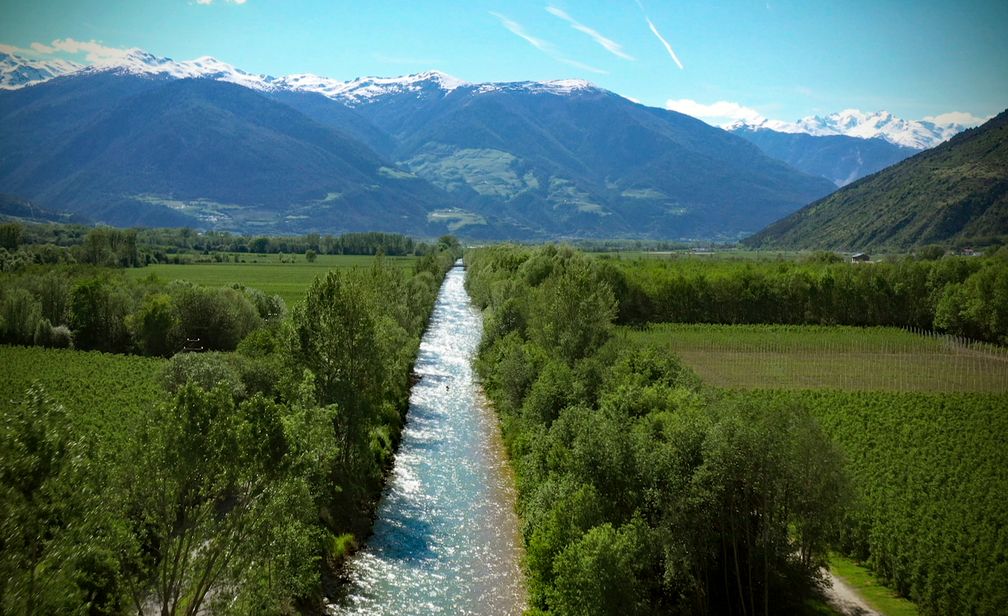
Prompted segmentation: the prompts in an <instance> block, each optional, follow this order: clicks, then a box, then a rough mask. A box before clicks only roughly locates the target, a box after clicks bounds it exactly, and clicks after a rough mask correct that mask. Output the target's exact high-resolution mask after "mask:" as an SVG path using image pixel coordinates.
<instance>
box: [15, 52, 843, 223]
mask: <svg viewBox="0 0 1008 616" xmlns="http://www.w3.org/2000/svg"><path fill="white" fill-rule="evenodd" d="M193 77H202V79H192V78H193ZM0 148H2V149H3V151H4V152H5V156H3V157H2V158H0V191H7V192H11V193H14V194H19V195H24V196H26V197H28V198H30V199H33V200H36V201H38V202H39V203H41V204H43V205H44V206H46V207H49V208H53V209H71V210H74V211H77V212H83V213H86V214H87V215H89V216H91V217H93V218H95V219H96V220H101V221H107V222H112V223H115V224H148V225H155V224H156V225H169V224H188V225H197V226H204V227H216V228H228V229H239V230H246V231H248V230H259V229H269V230H279V231H283V230H290V231H301V230H307V229H318V230H333V231H337V230H347V229H358V228H373V229H379V230H401V231H408V232H411V233H417V234H421V233H438V232H442V231H444V230H451V231H456V232H459V233H462V234H464V235H469V236H476V237H515V238H543V237H558V236H571V237H576V236H610V237H611V236H638V237H639V236H656V237H674V238H681V237H703V238H711V237H719V238H732V237H737V236H739V235H741V234H745V233H747V232H751V231H752V230H754V229H758V228H760V227H761V226H764V225H765V224H767V223H768V222H770V221H772V220H774V219H776V218H779V217H781V216H783V215H785V214H787V213H790V212H792V211H794V210H796V209H797V208H799V207H801V205H803V204H804V203H807V202H809V201H811V200H813V199H815V198H817V197H820V196H822V195H825V194H827V193H828V192H830V191H831V190H832V189H833V186H832V185H831V184H830V183H829V182H827V181H826V180H824V179H822V178H816V177H812V176H810V175H806V174H803V173H801V172H798V171H796V170H794V169H793V168H791V167H789V166H787V165H785V164H783V163H781V162H779V161H775V160H772V159H771V158H769V157H767V156H766V155H764V154H763V153H762V152H760V150H759V149H758V148H757V147H755V146H753V145H752V144H750V143H748V142H747V141H745V140H744V139H741V138H739V137H735V136H733V135H730V134H727V133H725V132H724V131H722V130H720V129H717V128H713V127H710V126H708V125H706V124H704V123H702V122H700V121H699V120H695V119H693V118H691V117H688V116H685V115H682V114H679V113H675V112H672V111H666V110H661V109H655V108H649V107H644V106H642V105H638V104H636V103H633V102H631V101H629V100H627V99H625V98H622V97H620V96H617V95H615V94H613V93H612V92H608V91H606V90H602V89H600V88H597V87H595V86H592V85H591V84H589V83H587V82H584V81H579V80H566V81H553V82H544V83H540V82H519V83H497V84H469V83H465V82H462V81H460V80H457V79H454V78H451V77H449V76H447V75H444V74H442V73H438V72H427V73H421V74H418V75H411V76H406V77H399V78H376V77H368V78H360V79H355V80H352V81H349V82H338V81H335V80H329V79H326V78H323V77H317V76H312V75H292V76H287V77H280V78H275V77H270V76H265V75H253V74H250V73H246V72H244V71H241V70H238V69H235V68H234V67H231V66H230V65H227V64H225V63H222V62H219V61H217V60H215V59H213V58H200V59H198V60H192V61H186V62H175V61H172V60H169V59H166V58H157V57H155V56H152V55H151V54H147V53H145V52H142V51H140V50H131V51H130V52H129V53H127V54H125V55H124V57H123V58H121V59H120V60H118V61H117V62H116V63H113V64H106V65H103V66H92V67H87V68H84V69H80V70H76V71H74V72H71V73H69V74H67V75H65V76H63V77H61V78H58V79H52V80H50V81H47V82H45V83H41V84H37V85H33V86H32V87H27V88H21V89H17V90H12V91H8V92H0Z"/></svg>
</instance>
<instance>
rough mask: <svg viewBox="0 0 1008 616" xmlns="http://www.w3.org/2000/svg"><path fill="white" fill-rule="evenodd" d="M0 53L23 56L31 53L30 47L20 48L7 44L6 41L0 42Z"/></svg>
mask: <svg viewBox="0 0 1008 616" xmlns="http://www.w3.org/2000/svg"><path fill="white" fill-rule="evenodd" d="M0 53H12V54H15V55H18V56H23V55H25V54H31V53H32V50H31V49H21V48H20V47H17V46H15V45H8V44H7V43H0Z"/></svg>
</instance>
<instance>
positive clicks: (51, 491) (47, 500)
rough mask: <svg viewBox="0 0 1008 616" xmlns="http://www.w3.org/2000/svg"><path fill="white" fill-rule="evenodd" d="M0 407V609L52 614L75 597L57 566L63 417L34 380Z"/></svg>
mask: <svg viewBox="0 0 1008 616" xmlns="http://www.w3.org/2000/svg"><path fill="white" fill-rule="evenodd" d="M0 408H2V419H3V420H2V422H0V451H2V452H3V455H2V456H0V569H2V571H0V572H2V575H0V610H2V611H3V612H4V613H6V614H26V615H33V614H44V613H52V611H53V610H60V609H65V608H66V607H68V606H67V605H66V602H69V603H70V604H72V603H73V601H74V600H75V597H74V596H72V594H73V591H72V585H71V584H70V581H69V580H68V579H67V578H66V571H65V570H64V567H63V565H64V562H65V559H66V557H67V556H69V554H68V553H67V552H66V547H67V545H66V543H65V542H64V538H65V533H64V530H65V527H64V525H65V523H66V521H67V519H68V517H70V516H72V498H71V495H72V493H73V491H74V485H73V481H72V480H70V478H69V476H70V471H71V469H70V462H71V460H72V457H71V455H70V451H71V449H72V447H73V443H72V440H71V432H70V424H69V422H68V420H67V414H66V411H65V410H64V409H63V407H62V406H60V405H59V404H56V403H55V402H53V401H52V400H51V399H50V398H49V397H48V396H47V395H46V394H45V392H44V391H43V390H42V388H41V387H39V386H33V387H32V388H31V389H29V390H28V392H27V394H26V395H25V398H24V400H23V401H22V402H20V403H19V404H16V405H11V406H7V405H4V406H3V407H0ZM77 600H79V598H78V599H77Z"/></svg>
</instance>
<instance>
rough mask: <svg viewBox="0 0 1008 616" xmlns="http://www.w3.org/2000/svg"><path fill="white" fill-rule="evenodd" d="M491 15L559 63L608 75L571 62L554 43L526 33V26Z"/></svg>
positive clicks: (583, 64)
mask: <svg viewBox="0 0 1008 616" xmlns="http://www.w3.org/2000/svg"><path fill="white" fill-rule="evenodd" d="M490 14H491V15H493V16H494V17H496V18H497V19H498V20H500V22H501V25H502V26H504V27H505V28H507V29H508V30H509V31H510V32H511V33H512V34H514V35H515V36H518V37H520V38H522V39H524V40H525V42H527V43H528V44H529V45H532V46H533V47H535V48H536V49H538V50H539V51H541V52H543V53H545V54H546V55H548V56H549V57H551V58H553V59H554V60H556V61H557V62H563V63H564V64H569V65H571V66H575V67H577V68H579V69H581V70H585V71H589V72H592V73H597V74H599V75H607V74H608V71H604V70H602V69H600V68H596V67H594V66H591V65H590V64H585V63H584V62H578V61H577V60H571V59H570V58H567V57H565V56H563V55H562V54H560V53H559V52H558V51H557V49H556V47H554V46H553V44H552V43H550V42H549V41H544V40H543V39H541V38H537V37H535V36H532V35H531V34H529V33H528V32H526V31H525V28H524V26H522V25H521V24H520V23H518V22H517V21H514V20H513V19H509V18H508V17H507V16H505V15H501V14H500V13H495V12H494V11H490Z"/></svg>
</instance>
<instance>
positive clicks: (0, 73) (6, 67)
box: [0, 52, 83, 90]
mask: <svg viewBox="0 0 1008 616" xmlns="http://www.w3.org/2000/svg"><path fill="white" fill-rule="evenodd" d="M81 68H83V67H82V66H81V65H80V64H77V63H76V62H70V61H67V60H60V59H51V60H30V59H28V58H22V57H20V56H16V55H14V54H10V53H3V52H0V90H16V89H18V88H24V87H26V86H31V85H35V84H36V83H42V82H43V81H48V80H50V79H52V78H54V77H59V76H61V75H67V74H69V73H73V72H76V71H79V70H80V69H81Z"/></svg>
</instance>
